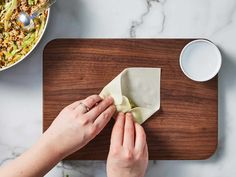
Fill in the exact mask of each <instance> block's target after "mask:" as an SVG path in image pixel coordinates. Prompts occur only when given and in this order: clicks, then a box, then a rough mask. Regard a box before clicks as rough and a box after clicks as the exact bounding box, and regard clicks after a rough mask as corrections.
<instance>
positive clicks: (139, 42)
mask: <svg viewBox="0 0 236 177" xmlns="http://www.w3.org/2000/svg"><path fill="white" fill-rule="evenodd" d="M191 40H192V39H130V40H128V39H57V40H53V41H51V42H50V43H49V44H47V46H46V47H45V49H44V53H43V96H44V97H43V130H44V131H45V130H46V129H47V128H48V127H49V126H50V124H51V123H52V121H53V120H54V118H55V117H56V116H57V115H58V113H59V112H60V110H61V109H62V108H64V107H65V106H67V105H68V104H70V103H72V102H74V101H76V100H80V99H83V98H85V97H87V96H89V95H91V94H98V93H99V92H100V91H101V89H102V88H103V87H104V86H105V85H106V84H107V83H108V82H110V81H111V80H112V79H113V78H114V77H115V76H116V75H118V74H119V73H120V72H121V71H122V70H123V69H124V68H127V67H158V68H161V69H162V71H161V109H160V110H159V111H158V112H157V113H156V114H154V115H153V116H152V117H151V118H150V119H149V120H147V121H146V122H145V123H144V124H143V127H144V129H145V131H146V134H147V141H148V147H149V157H150V159H206V158H208V157H210V156H211V155H212V154H213V153H214V152H215V149H216V147H217V129H218V125H217V119H218V108H217V105H218V100H217V99H218V98H217V93H218V91H217V77H215V78H214V79H212V80H210V81H208V82H204V83H198V82H194V81H191V80H190V79H188V78H187V77H186V76H185V75H184V74H183V73H182V71H181V69H180V67H179V55H180V52H181V50H182V48H183V47H184V46H185V45H186V44H187V43H188V42H190V41H191ZM113 123H114V122H113V121H111V122H110V123H109V124H108V125H107V127H106V128H105V129H104V130H103V131H102V133H101V134H99V135H98V136H97V137H96V138H95V139H94V140H93V141H91V142H90V143H89V144H88V145H87V146H86V147H84V148H83V149H81V150H80V151H79V152H76V153H74V154H72V155H71V156H69V157H68V158H67V159H80V160H85V159H91V160H104V159H106V158H107V154H108V150H109V142H110V134H111V129H112V126H113Z"/></svg>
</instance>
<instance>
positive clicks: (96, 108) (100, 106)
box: [94, 105, 103, 113]
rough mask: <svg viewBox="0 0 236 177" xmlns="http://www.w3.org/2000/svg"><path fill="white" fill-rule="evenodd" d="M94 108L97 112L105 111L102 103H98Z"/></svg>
mask: <svg viewBox="0 0 236 177" xmlns="http://www.w3.org/2000/svg"><path fill="white" fill-rule="evenodd" d="M94 109H95V112H97V113H100V112H102V111H103V109H102V105H98V106H96V107H95V108H94Z"/></svg>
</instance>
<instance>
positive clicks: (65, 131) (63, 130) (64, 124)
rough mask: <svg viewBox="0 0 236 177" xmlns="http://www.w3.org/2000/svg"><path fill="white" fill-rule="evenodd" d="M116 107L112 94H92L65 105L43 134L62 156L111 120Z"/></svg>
mask: <svg viewBox="0 0 236 177" xmlns="http://www.w3.org/2000/svg"><path fill="white" fill-rule="evenodd" d="M115 111H116V108H115V106H114V104H113V99H112V98H111V97H109V98H106V99H104V100H102V98H101V97H100V96H98V95H92V96H89V97H87V98H86V99H84V100H81V101H77V102H74V103H72V104H71V105H69V106H67V107H65V108H64V109H63V110H62V111H61V112H60V114H59V115H58V116H57V117H56V119H55V120H54V121H53V123H52V125H51V126H50V127H49V128H48V130H47V131H46V132H45V133H44V135H43V138H44V139H47V142H49V143H50V144H51V145H52V146H53V147H54V149H55V150H56V152H58V154H60V156H62V158H64V157H66V156H67V155H70V154H71V153H73V152H75V151H77V150H79V149H80V148H82V147H83V146H85V145H86V144H87V143H88V142H89V141H90V140H92V139H93V138H94V137H95V136H96V135H97V134H99V133H100V131H101V130H102V129H103V128H104V127H105V125H106V124H107V123H108V122H109V120H110V119H111V117H112V115H113V114H114V113H115Z"/></svg>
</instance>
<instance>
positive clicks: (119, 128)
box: [111, 112, 125, 146]
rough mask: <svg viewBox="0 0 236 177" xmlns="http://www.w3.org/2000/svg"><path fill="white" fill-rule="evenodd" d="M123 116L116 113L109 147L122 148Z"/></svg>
mask: <svg viewBox="0 0 236 177" xmlns="http://www.w3.org/2000/svg"><path fill="white" fill-rule="evenodd" d="M124 126H125V115H124V113H122V112H120V113H118V115H117V117H116V122H115V124H114V126H113V129H112V133H111V145H112V146H122V144H123V137H124Z"/></svg>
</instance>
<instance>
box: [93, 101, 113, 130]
mask: <svg viewBox="0 0 236 177" xmlns="http://www.w3.org/2000/svg"><path fill="white" fill-rule="evenodd" d="M115 111H116V107H115V106H114V105H111V106H109V107H108V108H107V109H106V110H105V111H104V112H102V113H101V114H100V115H99V116H98V118H97V119H96V120H95V121H94V123H93V126H94V127H96V130H97V131H98V132H100V131H101V130H102V129H103V128H104V127H105V126H106V124H107V123H108V122H109V121H110V120H111V117H112V116H113V114H114V113H115Z"/></svg>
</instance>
